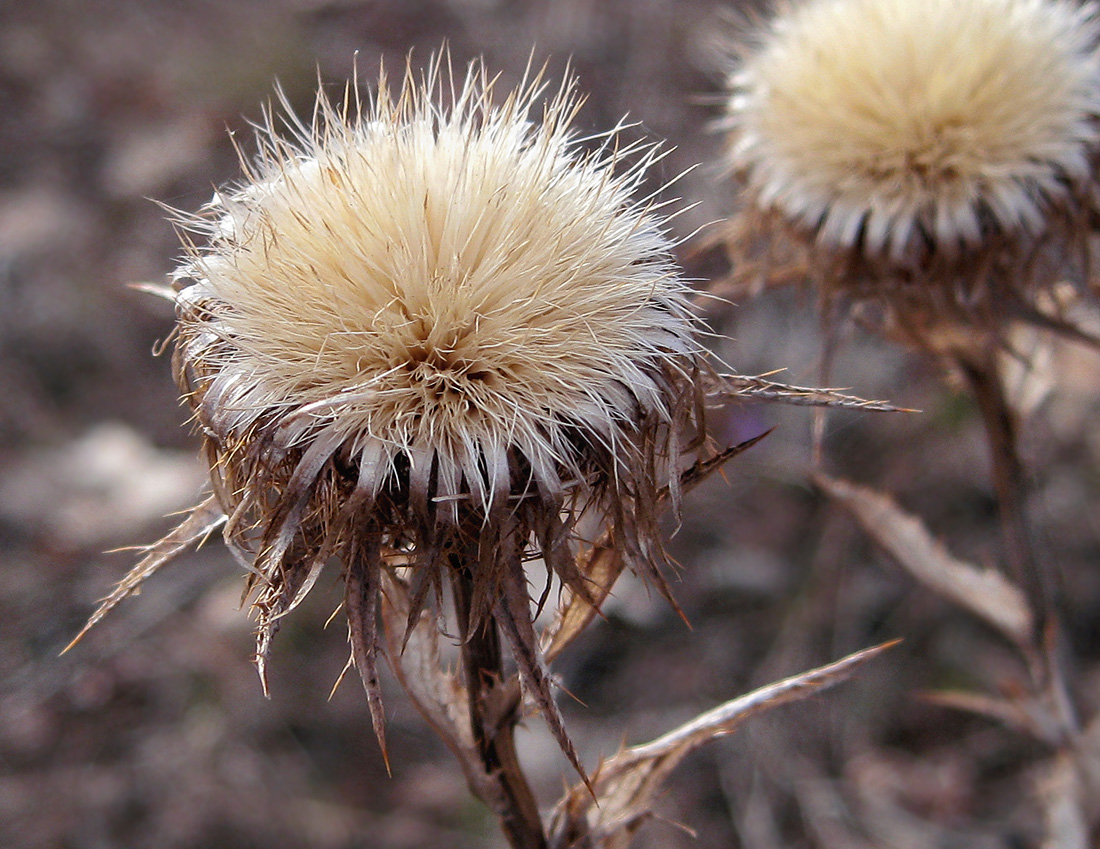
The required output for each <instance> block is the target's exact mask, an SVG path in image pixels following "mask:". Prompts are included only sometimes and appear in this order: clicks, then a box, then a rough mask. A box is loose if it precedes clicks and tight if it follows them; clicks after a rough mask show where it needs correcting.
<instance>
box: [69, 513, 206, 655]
mask: <svg viewBox="0 0 1100 849" xmlns="http://www.w3.org/2000/svg"><path fill="white" fill-rule="evenodd" d="M225 519H226V516H225V513H224V512H223V511H222V508H221V505H220V504H219V503H218V500H217V498H215V497H214V496H213V495H211V496H210V497H209V498H207V499H206V500H205V501H203V502H202V503H201V504H199V505H198V506H197V507H195V509H194V510H192V511H190V512H189V513H188V514H187V518H186V519H184V520H183V521H182V522H181V523H180V524H179V525H178V526H177V527H176V528H175V529H174V530H172V531H171V532H170V533H169V534H168V535H167V536H165V537H164V538H163V539H162V540H160V541H159V542H157V543H155V544H154V545H151V546H148V547H147V548H146V549H145V552H146V554H145V556H144V557H143V558H141V561H140V562H139V563H138V564H137V565H136V566H134V568H133V569H131V570H130V571H129V572H127V573H126V577H125V578H123V579H122V580H121V581H120V582H119V584H118V586H117V587H115V589H114V591H113V592H112V593H111V594H110V595H109V596H107V597H106V598H105V599H103V601H102V602H100V605H99V607H98V608H96V611H95V613H93V614H92V615H91V616H90V617H89V619H88V621H87V622H86V623H85V625H84V627H83V628H81V629H80V633H79V634H77V635H76V636H75V637H74V638H73V640H72V642H70V643H69V644H68V645H67V646H65V648H64V650H63V651H62V652H61V653H62V654H64V653H65V652H67V651H68V650H69V649H71V648H72V647H73V646H75V645H76V644H77V643H78V642H80V640H81V639H83V637H84V635H85V634H87V633H88V632H89V631H90V630H91V629H92V628H94V627H95V625H96V623H98V622H99V621H100V620H101V619H102V618H103V617H104V616H106V615H107V614H108V613H110V612H111V611H112V610H114V609H115V607H117V606H118V605H119V604H120V603H121V602H122V601H124V600H125V599H127V598H129V597H130V596H132V595H134V594H135V593H137V592H138V591H139V590H140V588H141V585H142V584H143V583H144V582H145V581H146V579H148V578H149V577H151V576H152V575H153V573H155V572H156V571H157V570H158V569H160V567H161V566H163V565H164V564H165V563H168V562H169V561H171V560H173V559H175V558H176V557H177V556H178V555H180V554H181V553H183V552H184V551H186V550H187V549H188V548H190V547H191V546H192V545H195V544H197V543H200V542H202V540H204V539H206V537H208V536H209V535H210V534H212V533H213V532H214V531H215V530H217V529H218V527H219V526H221V525H223V524H224V523H225Z"/></svg>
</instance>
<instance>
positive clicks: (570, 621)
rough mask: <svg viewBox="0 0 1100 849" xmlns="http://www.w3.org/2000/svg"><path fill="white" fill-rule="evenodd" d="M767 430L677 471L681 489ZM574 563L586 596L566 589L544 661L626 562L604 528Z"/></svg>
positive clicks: (596, 605)
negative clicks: (680, 471)
mask: <svg viewBox="0 0 1100 849" xmlns="http://www.w3.org/2000/svg"><path fill="white" fill-rule="evenodd" d="M769 433H771V431H770V430H767V431H765V432H764V433H762V434H760V435H759V436H754V437H752V439H746V440H745V441H743V442H739V443H738V444H737V445H732V446H730V447H729V448H726V449H724V450H722V451H719V452H718V453H717V454H714V455H713V456H711V457H707V458H706V459H704V460H699V461H698V462H696V463H693V464H692V465H691V467H690V468H688V469H685V470H684V472H683V473H682V474H681V475H680V491H681V493H687V492H690V491H691V490H692V489H693V488H694V487H696V486H698V485H699V484H700V483H702V482H703V481H704V480H706V479H707V478H708V477H710V476H711V475H712V474H714V472H716V471H718V469H720V468H721V467H722V466H723V464H725V463H726V461H727V460H730V459H732V458H733V457H736V456H737V455H738V454H741V453H742V452H744V451H747V450H748V449H750V448H752V447H753V446H754V445H756V443H758V442H760V440H762V439H764V437H766V436H767V435H768V434H769ZM667 496H668V490H667V488H666V489H665V490H664V491H662V493H661V500H664V499H665V498H667ZM577 567H578V570H579V572H580V574H582V575H584V576H585V578H586V579H587V586H588V588H589V593H588V595H589V597H588V598H585V597H584V595H582V594H580V593H577V592H575V591H573V590H572V589H569V588H567V589H566V596H565V599H564V600H563V601H562V603H561V605H559V607H558V610H557V614H556V615H555V617H554V621H553V622H552V623H551V624H550V625H549V626H548V627H547V628H546V630H544V631H543V633H542V639H541V645H542V647H543V648H542V652H543V657H545V658H546V662H547V663H552V662H553V661H554V659H555V658H556V657H558V656H559V655H560V654H561V653H562V652H563V651H564V650H565V649H566V648H567V647H568V646H569V645H570V644H571V643H572V642H573V640H575V639H576V638H577V637H579V636H580V635H581V633H583V632H584V630H585V628H587V627H588V625H589V623H591V621H592V620H593V619H594V618H595V617H596V614H598V613H599V611H600V606H601V605H602V604H603V602H604V601H605V600H606V599H607V597H608V596H609V595H610V594H611V588H612V587H613V586H614V585H615V582H616V581H617V580H618V579H619V576H620V575H621V574H622V573H623V569H625V568H626V562H625V561H624V559H623V557H622V554H621V553H620V552H619V550H618V548H616V546H615V544H614V541H613V539H612V534H611V532H610V531H608V532H605V533H604V534H603V536H601V537H600V539H599V540H598V541H597V542H596V543H595V544H594V545H593V546H592V547H591V548H590V549H589V550H588V551H587V552H584V553H583V554H581V555H580V556H579V557H578V559H577Z"/></svg>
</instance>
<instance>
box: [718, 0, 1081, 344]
mask: <svg viewBox="0 0 1100 849" xmlns="http://www.w3.org/2000/svg"><path fill="white" fill-rule="evenodd" d="M1098 41H1100V18H1098V13H1097V9H1096V7H1095V6H1094V5H1093V4H1091V3H1086V4H1083V5H1082V4H1078V3H1076V2H1073V0H806V2H799V3H790V4H787V5H785V6H784V7H783V8H782V9H781V10H780V11H779V13H778V14H777V15H776V16H775V17H774V18H773V19H772V20H771V21H770V22H769V23H768V24H767V25H766V26H764V27H761V28H759V29H758V30H757V32H756V33H755V34H754V36H753V38H752V39H751V40H749V41H748V42H746V43H745V44H744V45H743V46H742V47H740V48H739V49H737V50H736V51H732V52H735V53H736V54H737V56H736V58H735V59H734V60H733V61H732V70H731V71H730V74H729V88H730V95H729V100H728V102H727V117H726V119H725V127H726V129H727V130H728V132H729V148H728V165H729V167H730V169H731V170H733V171H734V172H736V173H737V175H738V176H739V179H740V180H741V181H742V182H743V184H744V186H745V189H746V195H745V199H744V203H743V206H742V208H741V209H740V210H739V211H738V212H737V213H736V215H735V216H734V220H733V224H732V225H731V228H730V231H729V233H730V235H729V239H728V241H729V244H730V250H731V255H732V258H733V259H734V260H735V261H739V262H741V263H744V264H745V265H746V267H752V266H753V264H754V261H758V260H760V244H761V242H764V243H774V242H778V241H783V242H785V243H786V244H784V245H782V246H780V247H778V249H777V250H776V251H775V252H773V253H772V254H771V255H770V256H769V257H768V258H767V260H766V263H767V264H770V266H771V267H770V269H769V270H768V271H765V272H763V273H764V274H772V275H773V276H776V277H782V276H784V275H787V276H792V275H793V276H798V275H800V274H801V275H802V276H810V277H812V278H814V279H815V282H817V283H819V284H820V285H821V286H823V287H824V288H825V289H826V293H825V294H826V295H827V296H828V295H829V294H830V293H832V292H836V291H842V292H843V293H845V294H849V295H853V294H854V295H855V296H856V297H857V299H858V298H876V297H878V298H884V299H885V300H887V301H888V302H890V305H891V306H896V307H901V308H902V309H903V310H904V309H905V308H906V307H908V308H910V310H912V309H918V310H919V309H923V310H924V311H926V312H929V313H933V314H935V313H940V312H954V313H956V315H955V318H959V317H961V316H963V315H965V317H967V318H968V319H974V318H979V319H981V320H983V321H985V322H986V323H987V324H989V323H990V322H992V323H995V322H996V321H998V320H1000V318H1002V317H1003V316H1004V315H1005V314H1006V312H1007V311H1009V310H1010V309H1011V308H1013V307H1014V306H1018V305H1020V304H1031V303H1032V301H1033V295H1034V292H1035V291H1036V289H1040V288H1042V287H1044V286H1047V285H1050V284H1052V283H1053V282H1055V281H1056V280H1057V279H1058V277H1059V275H1062V274H1065V273H1066V270H1067V266H1070V265H1076V266H1077V269H1078V271H1079V272H1080V271H1081V269H1082V266H1083V265H1084V263H1083V262H1082V257H1083V255H1084V251H1085V246H1086V245H1085V243H1086V234H1087V230H1088V228H1089V226H1090V219H1091V218H1093V217H1094V216H1095V210H1096V203H1097V201H1096V173H1097V170H1096V169H1097V159H1098V156H1097V154H1098V147H1100V131H1098V126H1100V121H1098V119H1100V56H1098V53H1097V43H1098ZM773 246H774V245H773ZM756 267H757V268H758V269H759V266H756ZM807 267H811V268H812V269H813V271H811V272H810V273H809V274H808V275H807V274H806V273H805V271H804V269H805V268H807Z"/></svg>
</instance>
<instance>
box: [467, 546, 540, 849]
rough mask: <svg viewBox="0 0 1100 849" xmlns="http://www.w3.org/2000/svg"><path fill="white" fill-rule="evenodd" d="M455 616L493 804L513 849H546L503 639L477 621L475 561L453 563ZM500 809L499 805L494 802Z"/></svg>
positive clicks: (487, 621) (490, 623) (486, 620)
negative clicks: (519, 747) (519, 748)
mask: <svg viewBox="0 0 1100 849" xmlns="http://www.w3.org/2000/svg"><path fill="white" fill-rule="evenodd" d="M453 561H454V558H452V566H453V567H454V568H453V569H452V570H451V574H452V586H453V589H454V602H455V611H456V613H457V617H458V627H459V635H460V636H461V638H462V646H461V652H462V667H463V672H464V673H465V677H466V690H467V697H468V705H469V711H470V726H471V729H472V730H473V736H474V742H475V744H476V745H477V749H478V754H479V755H480V757H481V762H482V764H483V765H484V767H485V774H486V775H487V776H489V777H490V778H491V779H492V780H493V781H494V782H495V783H496V785H497V788H498V790H499V793H498V797H497V799H496V800H485V801H486V802H488V803H490V805H492V806H493V807H494V808H495V809H496V813H497V815H498V816H499V817H500V824H501V828H502V829H503V830H504V833H505V836H506V837H507V838H508V842H509V844H510V845H511V846H512V849H546V835H545V832H544V830H543V826H542V820H541V818H540V817H539V807H538V802H537V801H536V800H535V795H534V793H533V792H532V791H531V787H530V785H529V784H528V783H527V778H526V776H524V774H523V770H522V768H521V766H520V763H519V758H518V756H517V754H516V741H515V729H516V724H517V723H518V722H519V701H518V700H517V699H514V698H509V696H508V694H507V692H506V687H505V686H504V665H503V656H502V653H501V647H500V634H499V632H498V630H497V625H496V622H495V621H494V620H493V618H492V616H490V615H482V616H481V617H480V621H475V620H474V619H473V614H474V610H473V592H474V577H473V573H472V570H471V568H470V566H469V565H468V564H469V562H470V561H466V562H453ZM494 801H495V802H496V804H493V802H494Z"/></svg>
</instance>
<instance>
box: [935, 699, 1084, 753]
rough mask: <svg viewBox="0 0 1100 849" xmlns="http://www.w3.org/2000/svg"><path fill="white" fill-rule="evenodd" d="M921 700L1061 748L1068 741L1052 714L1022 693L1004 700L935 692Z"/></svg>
mask: <svg viewBox="0 0 1100 849" xmlns="http://www.w3.org/2000/svg"><path fill="white" fill-rule="evenodd" d="M921 698H922V699H923V700H924V701H926V702H929V703H931V704H934V705H939V706H940V707H946V708H951V709H952V710H960V711H965V712H966V713H973V714H976V715H978V716H984V717H985V718H986V719H992V720H994V721H995V722H999V723H1001V724H1002V725H1005V726H1007V727H1008V728H1012V729H1014V730H1015V731H1020V732H1023V733H1024V734H1027V735H1029V736H1031V737H1033V738H1035V739H1036V740H1039V741H1040V742H1042V743H1046V744H1047V745H1049V746H1058V745H1059V744H1060V743H1061V741H1062V740H1064V738H1065V733H1064V731H1063V730H1062V727H1061V725H1060V724H1059V723H1058V722H1057V721H1056V720H1055V718H1054V717H1053V715H1052V714H1051V713H1050V711H1048V710H1046V709H1045V708H1043V707H1042V706H1041V705H1040V704H1038V703H1037V702H1036V701H1035V699H1034V698H1032V697H1031V696H1024V695H1022V694H1021V695H1020V696H1019V697H1017V698H1007V699H1002V698H997V697H995V696H986V695H982V694H981V693H965V692H954V691H935V692H931V693H922V694H921Z"/></svg>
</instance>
